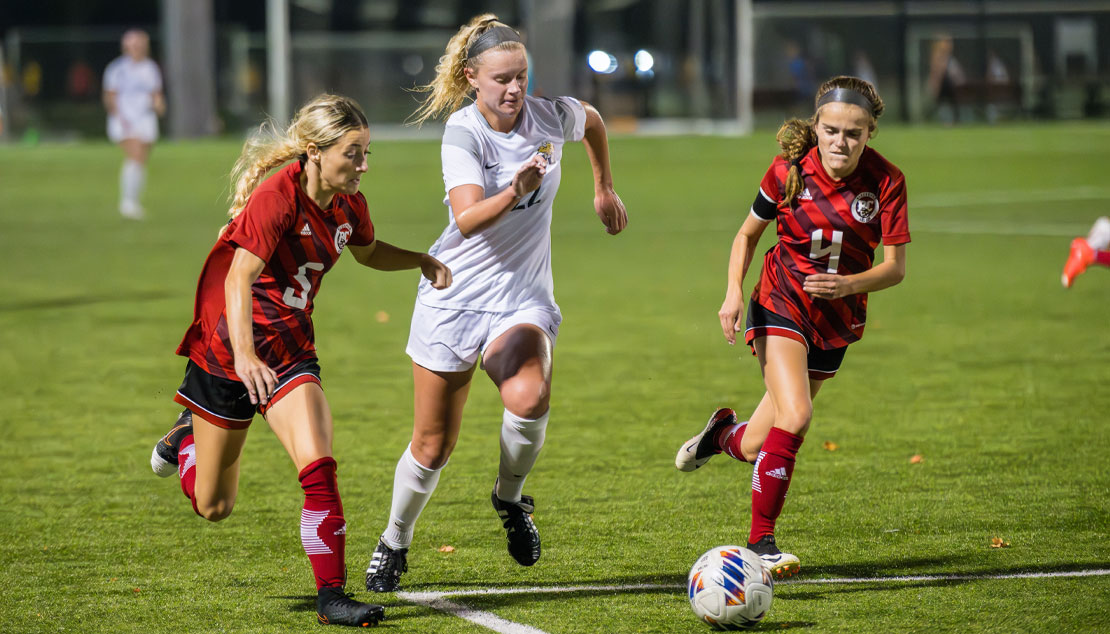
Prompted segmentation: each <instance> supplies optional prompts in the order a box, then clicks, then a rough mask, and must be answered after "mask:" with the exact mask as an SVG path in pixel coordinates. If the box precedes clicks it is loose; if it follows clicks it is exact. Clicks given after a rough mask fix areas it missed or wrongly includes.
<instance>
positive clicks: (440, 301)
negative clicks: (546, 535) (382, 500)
mask: <svg viewBox="0 0 1110 634" xmlns="http://www.w3.org/2000/svg"><path fill="white" fill-rule="evenodd" d="M527 85H528V62H527V57H526V51H525V48H524V45H523V44H522V43H521V41H520V35H519V34H518V33H517V32H516V31H514V30H513V29H511V28H509V27H508V26H506V25H504V24H502V23H500V22H498V21H497V18H496V16H494V15H491V14H486V15H481V16H478V17H475V18H474V19H472V20H471V21H470V22H469V23H468V24H466V25H465V26H463V27H462V28H461V29H459V31H458V33H456V34H455V35H454V37H452V38H451V40H450V42H448V44H447V50H446V52H445V54H444V55H443V57H441V58H440V62H439V65H438V66H437V67H436V77H435V79H434V80H432V83H431V84H429V85H428V86H425V87H424V89H425V91H426V92H429V93H430V94H429V95H428V97H427V98H426V99H425V101H424V102H423V105H422V106H421V107H420V108H419V109H418V110H417V112H416V114H415V115H414V118H415V120H416V121H418V122H424V121H426V120H428V119H431V118H434V117H436V116H438V115H440V114H444V113H449V112H454V114H452V115H451V116H450V117H449V118H448V120H447V126H446V128H445V130H444V133H443V145H442V149H441V152H442V162H443V180H444V187H445V190H446V192H447V197H446V198H445V200H444V202H445V203H446V204H447V205H448V207H449V211H448V224H447V228H446V229H444V231H443V233H442V235H440V237H439V239H438V240H437V241H436V243H435V245H434V246H433V247H432V248H431V249H430V250H429V253H431V254H434V255H435V257H436V258H438V259H439V260H441V261H442V262H443V263H444V264H446V265H447V266H448V267H450V268H451V270H452V273H453V279H454V283H453V285H452V286H451V287H450V288H448V289H445V290H436V289H434V288H432V287H431V286H429V285H426V284H421V285H420V289H419V291H418V294H417V301H416V306H415V309H414V311H413V317H412V327H411V331H410V334H409V343H408V348H407V350H406V351H407V352H408V354H409V356H410V357H412V360H413V379H414V384H415V394H414V401H415V412H414V425H413V434H412V443H411V444H410V445H409V447H408V448H407V449H406V450H405V452H404V454H403V455H402V456H401V459H400V461H399V462H398V463H397V470H396V474H395V477H394V483H393V503H392V509H391V513H390V518H389V525H388V526H387V527H386V530H385V532H384V533H383V534H382V536H381V539H380V541H379V543H378V547H377V548H376V549H375V551H374V555H373V558H372V559H371V561H370V565H369V567H368V569H367V571H366V587H367V589H368V590H373V591H376V592H390V591H393V590H396V589H397V587H398V585H399V580H400V576H401V573H402V572H404V571H405V570H407V562H406V556H407V552H408V547H409V546H410V544H411V543H412V536H413V526H414V524H415V523H416V520H417V518H418V517H419V515H420V512H421V511H422V510H423V509H424V505H425V504H426V503H427V501H428V498H429V497H431V495H432V492H433V491H434V490H435V487H436V483H437V482H438V480H439V473H440V470H442V468H443V466H444V465H445V464H447V459H448V457H449V456H450V455H451V450H452V449H453V448H454V447H455V442H456V440H457V439H458V436H459V428H460V425H461V423H462V413H463V406H464V405H465V403H466V398H467V394H468V392H469V390H470V382H471V379H472V378H473V375H474V368H475V364H476V363H477V361H478V357H479V355H481V357H482V368H483V369H484V370H485V371H486V373H487V374H488V375H489V377H490V379H491V380H492V381H493V383H494V384H495V385H496V386H497V388H498V390H499V391H500V394H501V401H502V403H503V404H504V406H505V411H504V414H503V417H502V424H501V457H500V466H499V468H498V476H497V480H496V482H495V484H494V490H493V493H492V495H491V499H492V503H493V506H494V508H495V509H496V511H497V513H498V515H499V517H500V519H501V521H502V523H503V525H504V527H505V529H506V531H507V534H508V542H509V543H508V547H509V553H510V554H511V555H512V556H513V558H514V559H515V560H516V561H517V562H518V563H520V564H521V565H524V566H530V565H532V564H534V563H535V562H536V560H538V559H539V556H540V538H539V533H538V532H537V531H536V527H535V524H533V523H532V518H531V513H532V511H533V509H534V506H533V500H532V498H531V497H530V496H527V495H522V494H521V492H522V489H523V486H524V479H525V477H526V476H527V475H528V472H529V471H530V470H531V469H532V465H533V464H534V463H535V461H536V457H537V456H538V455H539V451H540V448H541V447H542V445H543V440H544V433H545V430H546V427H547V419H548V401H549V394H550V389H551V371H552V348H553V346H554V343H555V338H556V336H557V334H558V329H559V323H560V321H561V320H562V315H561V314H560V313H559V307H558V306H557V305H556V304H555V299H554V295H553V292H552V280H551V205H552V201H553V200H554V199H555V193H556V191H557V190H558V187H559V179H560V172H561V170H560V159H561V157H562V152H563V143H564V142H565V141H584V142H585V146H586V153H587V155H588V156H589V159H590V163H591V165H592V167H593V175H594V207H595V209H596V211H597V215H598V217H599V218H601V221H602V223H603V224H604V226H605V229H606V231H608V232H609V233H610V234H616V233H619V232H620V231H621V230H623V229H624V228H625V225H626V224H627V222H628V219H627V216H626V214H625V209H624V204H623V203H622V202H621V200H620V198H619V197H618V196H617V194H616V193H615V192H614V191H613V180H612V175H611V174H610V170H609V149H608V139H607V137H606V133H605V124H604V123H603V122H602V119H601V116H600V115H599V114H598V113H597V110H595V109H594V108H593V107H592V106H590V105H589V104H586V103H584V102H580V101H578V100H576V99H573V98H569V97H560V98H557V99H540V98H536V97H532V96H528V95H526V88H527ZM472 91H473V94H474V96H473V97H471V96H470V95H471V92H472ZM471 98H473V100H474V103H473V104H471V105H467V106H466V107H462V108H461V109H460V107H461V106H463V105H464V104H466V102H467V101H468V100H469V99H471Z"/></svg>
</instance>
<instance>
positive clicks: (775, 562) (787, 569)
mask: <svg viewBox="0 0 1110 634" xmlns="http://www.w3.org/2000/svg"><path fill="white" fill-rule="evenodd" d="M748 550H750V551H752V552H753V553H755V554H757V555H759V558H760V559H762V560H763V568H764V570H766V571H767V572H769V573H771V575H772V576H774V578H775V581H781V580H783V579H786V578H787V577H793V576H794V575H796V574H798V571H800V570H801V569H802V563H801V561H800V560H799V559H798V558H797V557H795V556H794V555H791V554H790V553H784V552H782V551H781V550H779V547H778V546H777V545H775V536H774V535H764V536H763V537H760V538H759V541H756V542H753V543H749V544H748Z"/></svg>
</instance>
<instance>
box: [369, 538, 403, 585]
mask: <svg viewBox="0 0 1110 634" xmlns="http://www.w3.org/2000/svg"><path fill="white" fill-rule="evenodd" d="M408 552H409V549H408V548H390V547H389V546H386V545H385V542H383V541H381V540H380V539H379V540H378V547H377V548H375V549H374V555H373V556H372V557H370V565H369V566H367V567H366V589H367V590H369V591H370V592H396V591H397V590H398V589H399V588H400V587H401V573H403V572H408V570H409V564H408V560H407V557H406V555H407V554H408Z"/></svg>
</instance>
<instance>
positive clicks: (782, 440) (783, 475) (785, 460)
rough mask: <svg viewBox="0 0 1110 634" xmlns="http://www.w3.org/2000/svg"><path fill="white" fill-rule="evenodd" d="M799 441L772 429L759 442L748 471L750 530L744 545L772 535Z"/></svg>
mask: <svg viewBox="0 0 1110 634" xmlns="http://www.w3.org/2000/svg"><path fill="white" fill-rule="evenodd" d="M803 440H805V439H804V438H802V437H801V436H797V435H795V434H792V433H790V432H788V431H785V430H782V429H779V428H778V427H772V428H771V431H770V433H768V434H767V440H765V441H763V449H762V450H761V451H760V452H759V457H758V458H756V459H755V470H754V471H753V472H752V528H751V533H750V534H749V536H748V543H755V542H757V541H759V538H760V537H763V536H764V535H774V534H775V520H777V519H778V518H779V513H781V512H782V504H783V502H784V501H785V500H786V491H787V489H789V488H790V477H791V476H792V475H794V457H795V456H797V455H798V449H799V448H801V446H802V441H803Z"/></svg>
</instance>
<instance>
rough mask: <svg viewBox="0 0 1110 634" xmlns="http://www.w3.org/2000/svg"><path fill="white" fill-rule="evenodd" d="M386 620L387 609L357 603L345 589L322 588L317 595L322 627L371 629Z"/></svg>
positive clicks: (318, 617) (317, 606) (318, 616)
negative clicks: (345, 626) (346, 626)
mask: <svg viewBox="0 0 1110 634" xmlns="http://www.w3.org/2000/svg"><path fill="white" fill-rule="evenodd" d="M383 618H385V608H383V607H382V606H380V605H375V604H373V603H362V602H361V601H355V600H354V599H352V598H350V597H348V596H347V593H345V592H343V588H320V591H319V592H317V593H316V621H317V622H319V623H320V625H353V626H354V627H370V626H372V625H377V624H378V621H381V620H382V619H383Z"/></svg>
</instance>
